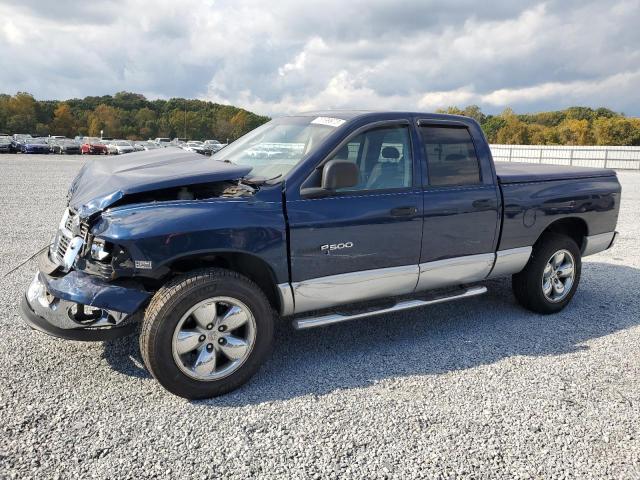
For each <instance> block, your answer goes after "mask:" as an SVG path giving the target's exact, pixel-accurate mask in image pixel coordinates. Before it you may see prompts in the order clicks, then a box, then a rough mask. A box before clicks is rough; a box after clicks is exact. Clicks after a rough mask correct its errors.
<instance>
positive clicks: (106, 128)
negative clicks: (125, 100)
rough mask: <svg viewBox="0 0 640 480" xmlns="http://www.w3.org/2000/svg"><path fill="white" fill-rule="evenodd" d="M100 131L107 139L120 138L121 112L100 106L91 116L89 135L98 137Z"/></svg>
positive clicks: (106, 106) (103, 105)
mask: <svg viewBox="0 0 640 480" xmlns="http://www.w3.org/2000/svg"><path fill="white" fill-rule="evenodd" d="M100 130H102V131H103V135H104V136H105V137H120V136H121V134H122V125H121V122H120V111H119V110H118V109H117V108H114V107H110V106H109V105H105V104H101V105H98V106H97V107H96V108H95V110H94V111H93V112H92V113H91V114H90V115H89V135H91V136H94V137H95V136H98V135H100Z"/></svg>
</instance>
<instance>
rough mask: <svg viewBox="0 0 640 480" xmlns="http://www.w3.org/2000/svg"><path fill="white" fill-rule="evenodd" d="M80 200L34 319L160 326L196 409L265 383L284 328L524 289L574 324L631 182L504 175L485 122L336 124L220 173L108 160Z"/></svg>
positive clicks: (73, 335)
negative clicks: (498, 289) (492, 284)
mask: <svg viewBox="0 0 640 480" xmlns="http://www.w3.org/2000/svg"><path fill="white" fill-rule="evenodd" d="M292 131H295V135H291V132H292ZM255 152H263V153H264V154H263V156H262V157H260V156H258V155H256V153H255ZM273 152H283V154H282V156H277V155H272V153H273ZM294 152H298V153H297V157H294V156H293V154H294ZM68 198H69V201H68V208H67V209H66V210H65V212H64V214H63V216H62V221H61V222H60V227H59V230H58V232H57V234H56V238H55V240H54V241H53V243H52V246H51V247H50V249H48V250H47V251H46V252H44V253H43V254H42V256H41V257H40V259H39V272H38V273H37V274H36V276H35V278H34V280H33V282H32V283H31V285H30V287H29V288H28V290H27V292H26V296H25V297H24V299H23V302H22V311H23V317H24V318H25V320H26V321H27V323H28V324H29V325H31V326H32V327H33V328H35V329H37V330H40V331H43V332H46V333H49V334H52V335H56V336H59V337H64V338H70V339H75V340H79V339H82V340H104V339H110V338H114V337H117V336H120V335H126V334H130V333H132V332H133V331H136V328H137V325H136V323H137V322H138V321H141V322H142V326H141V329H140V332H141V333H140V335H141V341H140V345H141V352H142V358H143V360H144V363H145V365H146V367H147V368H148V369H149V371H150V372H151V373H152V374H153V377H154V378H155V379H156V380H158V381H159V382H160V383H161V384H162V385H163V386H164V387H165V388H166V389H168V390H169V391H171V392H173V393H175V394H177V395H180V396H183V397H186V398H191V399H195V398H207V397H211V396H216V395H220V394H223V393H226V392H229V391H231V390H233V389H235V388H237V387H238V386H240V385H241V384H243V383H245V382H246V381H247V380H248V379H249V378H250V377H251V376H252V375H253V374H254V373H255V372H256V370H257V369H258V367H259V366H260V364H261V363H262V362H263V361H264V360H265V359H266V358H267V357H268V353H269V351H270V348H271V346H272V343H273V332H274V322H275V319H274V313H273V312H277V313H278V314H279V315H280V316H282V317H286V318H289V319H290V321H292V323H293V325H294V327H295V328H297V329H306V328H312V327H319V326H323V325H333V324H335V323H338V322H343V321H347V320H355V319H360V318H364V317H370V316H372V315H380V314H383V313H388V312H397V311H402V310H408V309H412V308H417V307H424V306H427V305H430V304H434V303H442V302H446V301H453V300H461V299H465V298H468V297H472V296H476V295H480V294H482V293H484V292H486V290H487V288H486V287H485V286H483V285H481V284H479V282H483V281H484V280H488V279H493V278H499V277H505V276H512V284H513V291H514V294H515V297H516V299H517V300H518V302H520V304H521V305H522V306H523V307H525V308H527V309H529V310H531V311H533V312H537V313H541V314H551V313H556V312H559V311H561V310H562V309H563V308H564V307H566V306H567V305H568V303H569V302H570V301H571V299H572V297H573V295H574V293H575V292H576V289H577V287H578V283H579V281H580V276H581V261H582V258H583V257H585V256H587V255H591V254H594V253H597V252H600V251H603V250H606V249H608V248H610V247H611V245H612V244H613V243H614V241H615V238H616V222H617V218H618V211H619V207H620V184H619V183H618V180H617V178H616V173H615V172H614V171H612V170H608V169H592V168H580V167H565V166H556V165H537V164H518V163H498V164H495V165H494V163H493V159H492V156H491V151H490V150H489V145H488V144H487V141H486V139H485V137H484V135H483V133H482V130H481V129H480V126H479V125H478V123H477V122H475V121H474V120H472V119H470V118H465V117H460V116H454V115H434V114H426V113H425V114H423V113H399V112H368V113H363V112H341V113H334V112H332V113H326V114H301V115H298V116H293V117H284V118H279V119H275V120H272V121H270V122H268V123H266V124H264V125H262V126H260V127H259V128H257V129H256V130H254V131H252V132H250V133H248V134H247V135H245V136H244V137H242V138H241V139H239V140H237V141H236V142H234V143H232V144H230V145H229V146H227V147H226V148H225V149H224V150H221V151H220V152H218V153H217V154H215V155H214V156H213V157H212V158H208V157H202V156H198V155H196V154H194V153H192V152H186V151H183V150H180V149H159V150H156V151H150V152H142V153H139V154H138V155H131V156H130V157H129V158H124V159H122V161H120V162H110V161H107V160H105V159H97V160H94V161H92V162H88V163H87V164H86V165H85V166H84V167H83V168H82V170H81V171H80V173H79V174H78V176H77V177H76V178H75V180H74V181H73V183H72V184H71V187H70V189H69V194H68ZM593 273H597V272H595V271H594V272H593ZM362 302H366V303H362ZM376 302H381V303H376ZM346 305H349V307H348V308H347V310H342V307H343V306H346ZM336 308H338V310H336ZM140 319H142V320H140ZM401 320H402V319H401V318H400V317H398V318H396V321H397V328H402V324H401V323H402V322H401ZM351 341H356V339H351ZM391 341H393V340H391ZM426 354H428V352H426ZM344 368H349V367H348V366H347V365H345V366H344Z"/></svg>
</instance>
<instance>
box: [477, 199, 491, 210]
mask: <svg viewBox="0 0 640 480" xmlns="http://www.w3.org/2000/svg"><path fill="white" fill-rule="evenodd" d="M472 205H473V208H478V209H480V208H491V207H493V206H494V205H495V201H494V200H492V199H490V198H483V199H482V200H475V201H474V202H473V203H472Z"/></svg>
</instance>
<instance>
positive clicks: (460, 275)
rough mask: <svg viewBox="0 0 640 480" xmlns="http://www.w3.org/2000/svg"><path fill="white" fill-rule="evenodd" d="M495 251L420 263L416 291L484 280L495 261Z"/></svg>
mask: <svg viewBox="0 0 640 480" xmlns="http://www.w3.org/2000/svg"><path fill="white" fill-rule="evenodd" d="M495 258H496V254H495V253H481V254H479V255H466V256H464V257H455V258H447V259H444V260H437V261H435V262H428V263H421V264H420V277H419V279H418V286H417V287H416V290H417V291H421V290H430V289H432V288H441V287H448V286H451V285H459V284H461V283H470V282H477V281H480V280H484V279H485V278H487V275H489V272H490V271H491V268H493V264H494V262H495Z"/></svg>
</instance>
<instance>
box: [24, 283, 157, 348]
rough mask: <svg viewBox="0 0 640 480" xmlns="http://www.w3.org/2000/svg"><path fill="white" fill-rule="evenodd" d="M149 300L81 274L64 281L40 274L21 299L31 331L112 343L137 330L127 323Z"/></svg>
mask: <svg viewBox="0 0 640 480" xmlns="http://www.w3.org/2000/svg"><path fill="white" fill-rule="evenodd" d="M150 296H151V293H149V292H146V291H144V290H142V289H138V288H132V287H123V286H120V285H114V284H110V283H107V282H105V281H103V280H101V279H99V278H97V277H95V276H92V275H88V274H85V273H82V272H78V271H72V272H69V273H68V274H66V275H64V276H62V277H51V276H49V275H47V274H46V273H43V272H42V271H38V272H37V273H36V275H35V277H34V279H33V281H32V282H31V285H30V286H29V288H28V290H27V292H26V293H25V296H24V298H23V299H22V317H23V319H24V320H25V322H26V323H27V324H28V325H29V326H30V327H31V328H34V329H35V330H39V331H41V332H44V333H47V334H49V335H53V336H56V337H61V338H66V339H69V340H84V341H102V340H110V339H113V338H118V337H122V336H125V335H129V334H130V333H132V332H133V331H134V330H135V328H136V324H135V322H129V321H126V320H127V319H130V317H131V316H132V315H133V314H135V313H136V312H137V311H138V310H140V308H141V307H142V306H143V305H144V304H145V303H146V302H147V301H148V299H149V297H150Z"/></svg>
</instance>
